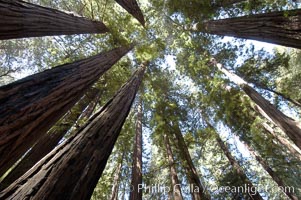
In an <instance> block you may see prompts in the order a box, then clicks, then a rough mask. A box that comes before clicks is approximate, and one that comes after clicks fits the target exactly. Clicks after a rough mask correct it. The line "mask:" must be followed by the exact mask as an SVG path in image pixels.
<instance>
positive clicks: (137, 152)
mask: <svg viewBox="0 0 301 200" xmlns="http://www.w3.org/2000/svg"><path fill="white" fill-rule="evenodd" d="M142 118H143V111H142V96H141V95H140V98H139V103H138V109H137V120H136V135H135V141H134V153H133V166H132V181H131V187H133V190H131V191H130V200H142V191H141V189H139V185H141V184H142Z"/></svg>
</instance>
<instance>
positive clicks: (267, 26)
mask: <svg viewBox="0 0 301 200" xmlns="http://www.w3.org/2000/svg"><path fill="white" fill-rule="evenodd" d="M192 30H193V31H200V32H206V33H210V34H216V35H221V36H233V37H238V38H243V39H251V40H258V41H262V42H269V43H273V44H279V45H283V46H287V47H294V48H299V49H300V48H301V42H300V40H301V9H296V10H289V11H287V10H286V11H277V12H270V13H264V14H256V15H248V16H243V17H235V18H229V19H220V20H210V21H205V22H201V23H198V24H195V25H193V28H192Z"/></svg>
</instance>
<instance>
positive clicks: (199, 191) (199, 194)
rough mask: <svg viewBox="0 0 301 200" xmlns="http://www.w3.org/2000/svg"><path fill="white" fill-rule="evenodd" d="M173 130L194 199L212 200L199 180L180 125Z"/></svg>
mask: <svg viewBox="0 0 301 200" xmlns="http://www.w3.org/2000/svg"><path fill="white" fill-rule="evenodd" d="M171 128H172V130H173V133H174V135H175V136H176V140H177V143H178V149H179V152H180V156H181V157H182V160H183V161H184V163H183V166H184V168H185V171H186V174H187V178H188V180H189V183H190V185H191V186H192V187H190V188H191V192H192V194H191V195H192V199H193V200H201V199H202V200H205V199H210V198H208V197H207V196H206V195H205V190H204V188H203V186H202V184H201V181H200V179H199V175H198V172H197V170H196V168H195V166H194V164H193V162H192V159H191V157H190V154H189V151H188V148H187V145H186V143H185V140H184V138H183V135H182V133H181V130H180V128H179V125H178V123H176V125H175V126H174V127H171Z"/></svg>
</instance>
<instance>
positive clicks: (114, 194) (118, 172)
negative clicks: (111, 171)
mask: <svg viewBox="0 0 301 200" xmlns="http://www.w3.org/2000/svg"><path fill="white" fill-rule="evenodd" d="M124 155H125V153H124V152H123V153H122V155H121V159H120V161H119V163H118V165H117V168H116V171H115V176H114V181H113V187H112V194H111V197H110V200H118V187H119V181H120V176H121V170H122V165H123V159H124Z"/></svg>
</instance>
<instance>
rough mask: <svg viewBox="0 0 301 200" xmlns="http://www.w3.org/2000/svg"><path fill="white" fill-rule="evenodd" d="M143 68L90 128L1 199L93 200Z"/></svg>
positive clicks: (44, 161)
mask: <svg viewBox="0 0 301 200" xmlns="http://www.w3.org/2000/svg"><path fill="white" fill-rule="evenodd" d="M144 71H145V67H140V68H139V69H138V70H137V71H136V72H135V73H134V74H133V75H132V77H131V78H130V80H129V81H128V82H127V83H126V84H124V85H123V86H122V87H121V88H120V90H119V91H118V92H117V93H116V94H115V96H114V97H113V98H112V99H111V100H109V101H108V102H107V103H106V105H105V106H103V108H102V109H101V110H99V111H98V112H97V113H96V114H95V115H94V116H93V117H92V118H91V119H90V120H89V122H88V123H86V125H85V126H84V127H83V128H82V129H80V130H79V131H78V132H77V133H76V134H74V135H73V136H72V137H70V138H69V139H68V140H67V141H66V142H64V143H63V144H61V145H60V146H58V147H57V148H55V149H54V150H53V151H52V152H50V153H49V154H48V155H47V156H45V157H44V158H43V159H42V160H41V161H40V162H39V163H38V164H37V165H35V166H34V167H33V168H31V169H30V170H29V171H28V172H26V174H24V175H23V176H22V177H20V178H19V179H18V180H17V181H15V182H14V183H13V184H11V185H10V186H9V187H8V188H6V189H5V190H3V191H2V192H1V193H0V199H15V200H18V199H25V198H26V199H36V200H39V199H64V200H74V199H79V200H85V199H90V197H91V195H92V193H93V190H94V188H95V186H96V184H97V182H98V179H99V178H100V176H101V174H102V172H103V170H104V168H105V166H106V163H107V160H108V158H109V156H110V154H111V152H112V150H113V147H114V144H115V142H116V140H117V138H118V136H119V133H120V131H121V128H122V125H123V123H124V121H125V119H126V117H127V115H128V113H129V111H130V108H131V105H132V102H133V101H134V99H135V95H136V93H137V90H138V87H139V85H140V83H141V81H142V78H143V74H144Z"/></svg>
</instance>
